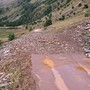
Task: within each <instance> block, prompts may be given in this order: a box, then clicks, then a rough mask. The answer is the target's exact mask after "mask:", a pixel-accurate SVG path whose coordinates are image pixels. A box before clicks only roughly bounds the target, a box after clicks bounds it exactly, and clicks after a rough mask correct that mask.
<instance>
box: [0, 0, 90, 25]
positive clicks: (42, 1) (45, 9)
mask: <svg viewBox="0 0 90 90" xmlns="http://www.w3.org/2000/svg"><path fill="white" fill-rule="evenodd" d="M89 6H90V1H89V0H78V1H76V0H15V1H14V0H11V2H8V3H5V4H2V5H0V21H1V22H0V25H1V26H3V25H6V26H16V25H22V24H27V23H30V24H32V25H33V24H37V23H42V24H44V22H45V20H46V17H47V18H48V17H49V16H50V15H51V17H52V20H53V22H55V21H57V20H62V19H67V18H69V17H72V16H75V15H77V14H78V13H82V14H83V13H84V11H85V10H86V9H87V10H88V9H89ZM48 15H49V16H48Z"/></svg>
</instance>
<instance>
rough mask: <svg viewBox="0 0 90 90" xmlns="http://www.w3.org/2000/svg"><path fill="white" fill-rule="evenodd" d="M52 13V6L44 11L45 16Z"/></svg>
mask: <svg viewBox="0 0 90 90" xmlns="http://www.w3.org/2000/svg"><path fill="white" fill-rule="evenodd" d="M51 11H52V6H51V5H50V6H49V7H47V9H46V10H45V11H44V15H48V14H49V13H51Z"/></svg>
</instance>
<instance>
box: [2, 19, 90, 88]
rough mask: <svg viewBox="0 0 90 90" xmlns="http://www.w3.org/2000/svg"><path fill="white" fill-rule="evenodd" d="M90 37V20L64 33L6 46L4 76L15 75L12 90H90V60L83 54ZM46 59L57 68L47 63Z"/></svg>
mask: <svg viewBox="0 0 90 90" xmlns="http://www.w3.org/2000/svg"><path fill="white" fill-rule="evenodd" d="M89 36H90V19H88V20H85V21H81V22H79V23H78V24H75V25H74V26H72V27H71V28H69V29H66V30H64V31H62V32H60V31H58V32H57V31H54V30H52V31H51V30H50V31H49V29H48V30H46V31H40V32H31V33H29V34H28V35H25V36H22V37H21V38H20V39H16V40H14V41H11V42H9V43H7V44H6V45H3V47H2V48H1V50H0V60H1V61H0V65H1V68H0V73H1V72H5V73H6V75H7V74H9V73H12V74H13V76H11V77H10V80H11V81H9V82H12V81H13V84H11V87H12V88H13V89H11V90H90V80H89V77H90V76H89V71H90V70H89V68H90V58H86V56H85V55H84V52H83V48H87V49H89V46H90V42H89V41H90V37H89ZM46 56H47V57H49V58H50V60H51V62H52V63H53V64H55V66H54V67H53V68H50V66H49V65H45V64H44V63H43V60H44V59H45V57H46ZM31 62H32V63H31ZM11 78H13V79H11ZM33 78H34V79H33ZM7 82H8V80H7ZM7 86H8V85H7ZM7 86H6V87H7ZM6 87H5V88H6ZM11 87H10V88H11ZM17 88H18V89H17Z"/></svg>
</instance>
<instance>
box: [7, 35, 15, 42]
mask: <svg viewBox="0 0 90 90" xmlns="http://www.w3.org/2000/svg"><path fill="white" fill-rule="evenodd" d="M13 39H15V35H14V33H9V35H8V40H9V41H11V40H13Z"/></svg>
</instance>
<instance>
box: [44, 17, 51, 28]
mask: <svg viewBox="0 0 90 90" xmlns="http://www.w3.org/2000/svg"><path fill="white" fill-rule="evenodd" d="M51 24H52V20H51V19H48V20H46V22H45V24H44V27H47V26H49V25H51Z"/></svg>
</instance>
